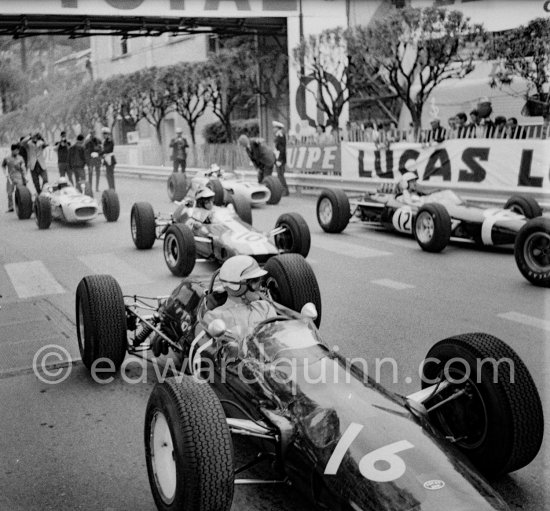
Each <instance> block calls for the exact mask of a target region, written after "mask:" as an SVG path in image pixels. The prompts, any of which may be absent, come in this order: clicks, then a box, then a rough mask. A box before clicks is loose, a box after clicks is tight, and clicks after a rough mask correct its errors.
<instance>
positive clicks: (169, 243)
mask: <svg viewBox="0 0 550 511" xmlns="http://www.w3.org/2000/svg"><path fill="white" fill-rule="evenodd" d="M196 259H197V248H196V246H195V237H194V236H193V232H192V231H191V229H189V227H187V226H186V225H184V224H173V225H171V226H170V227H168V229H167V231H166V234H165V235H164V260H165V262H166V266H168V269H169V270H170V271H171V272H172V273H173V274H174V275H175V276H176V277H187V275H189V274H190V273H191V272H192V271H193V268H194V267H195V261H196Z"/></svg>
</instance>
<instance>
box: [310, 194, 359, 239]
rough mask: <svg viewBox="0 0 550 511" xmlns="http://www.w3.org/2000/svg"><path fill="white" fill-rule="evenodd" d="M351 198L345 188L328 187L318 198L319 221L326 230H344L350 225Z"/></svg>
mask: <svg viewBox="0 0 550 511" xmlns="http://www.w3.org/2000/svg"><path fill="white" fill-rule="evenodd" d="M350 217H351V214H350V205H349V199H348V196H347V195H346V193H345V192H344V191H343V190H331V189H330V188H326V189H324V190H322V191H321V194H320V195H319V198H318V199H317V221H318V222H319V225H320V226H321V228H322V229H323V231H325V232H330V233H338V232H342V231H343V230H344V229H345V228H346V227H347V225H348V223H349V219H350Z"/></svg>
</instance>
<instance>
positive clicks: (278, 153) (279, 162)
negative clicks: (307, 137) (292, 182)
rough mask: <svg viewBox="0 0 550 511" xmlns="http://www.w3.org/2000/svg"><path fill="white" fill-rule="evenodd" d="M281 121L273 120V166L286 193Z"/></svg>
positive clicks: (283, 134) (283, 139)
mask: <svg viewBox="0 0 550 511" xmlns="http://www.w3.org/2000/svg"><path fill="white" fill-rule="evenodd" d="M284 128H285V127H284V125H283V123H282V122H279V121H273V129H274V132H275V157H276V158H277V159H276V161H275V166H276V167H277V176H278V177H279V181H280V182H281V184H282V185H283V195H288V186H287V184H286V179H285V171H286V135H285V129H284Z"/></svg>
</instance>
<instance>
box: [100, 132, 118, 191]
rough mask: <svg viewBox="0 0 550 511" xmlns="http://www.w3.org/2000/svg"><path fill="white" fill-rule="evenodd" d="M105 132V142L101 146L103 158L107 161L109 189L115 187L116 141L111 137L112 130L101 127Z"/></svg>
mask: <svg viewBox="0 0 550 511" xmlns="http://www.w3.org/2000/svg"><path fill="white" fill-rule="evenodd" d="M101 132H102V133H103V144H102V147H101V158H102V159H103V161H104V162H105V175H106V176H107V186H108V187H109V189H111V190H114V189H115V165H116V158H115V153H114V150H115V143H114V142H113V139H112V138H111V130H110V129H109V128H106V127H104V128H101Z"/></svg>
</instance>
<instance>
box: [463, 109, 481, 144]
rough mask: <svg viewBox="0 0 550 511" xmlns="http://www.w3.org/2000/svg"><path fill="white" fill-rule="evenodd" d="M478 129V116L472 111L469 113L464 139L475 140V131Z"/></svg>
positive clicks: (475, 111)
mask: <svg viewBox="0 0 550 511" xmlns="http://www.w3.org/2000/svg"><path fill="white" fill-rule="evenodd" d="M478 127H479V114H478V112H477V110H472V111H471V112H470V122H469V123H468V124H466V126H465V129H466V134H465V137H466V138H476V137H477V129H478Z"/></svg>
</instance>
